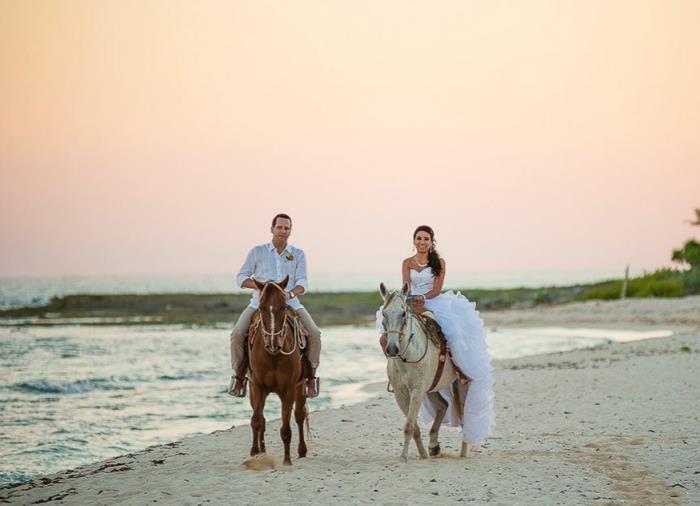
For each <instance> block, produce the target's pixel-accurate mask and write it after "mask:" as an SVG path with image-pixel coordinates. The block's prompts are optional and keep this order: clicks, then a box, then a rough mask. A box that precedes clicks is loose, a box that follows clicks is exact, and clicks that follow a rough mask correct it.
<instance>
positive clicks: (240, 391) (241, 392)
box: [228, 376, 248, 397]
mask: <svg viewBox="0 0 700 506" xmlns="http://www.w3.org/2000/svg"><path fill="white" fill-rule="evenodd" d="M247 384H248V378H246V377H245V376H243V377H239V376H231V382H230V383H229V385H228V394H229V395H232V396H233V397H245V394H246V386H247Z"/></svg>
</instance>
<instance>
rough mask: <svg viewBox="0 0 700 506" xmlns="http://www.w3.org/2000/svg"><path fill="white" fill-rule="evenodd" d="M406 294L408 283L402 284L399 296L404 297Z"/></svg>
mask: <svg viewBox="0 0 700 506" xmlns="http://www.w3.org/2000/svg"><path fill="white" fill-rule="evenodd" d="M407 293H408V283H404V284H403V286H402V287H401V296H402V297H404V296H405V295H406V294H407Z"/></svg>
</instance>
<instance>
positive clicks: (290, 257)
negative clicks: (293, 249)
mask: <svg viewBox="0 0 700 506" xmlns="http://www.w3.org/2000/svg"><path fill="white" fill-rule="evenodd" d="M287 260H289V261H290V262H291V261H292V260H294V255H292V254H291V253H288V254H287Z"/></svg>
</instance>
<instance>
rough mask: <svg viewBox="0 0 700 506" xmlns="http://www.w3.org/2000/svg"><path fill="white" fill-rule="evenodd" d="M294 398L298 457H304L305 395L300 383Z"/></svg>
mask: <svg viewBox="0 0 700 506" xmlns="http://www.w3.org/2000/svg"><path fill="white" fill-rule="evenodd" d="M294 396H295V400H294V419H295V420H296V422H297V427H298V428H299V446H298V447H297V449H298V450H299V458H300V459H301V458H304V457H306V441H304V421H305V420H306V416H307V413H306V396H305V395H304V386H303V385H302V384H301V383H300V384H299V385H297V387H296V388H295V393H294Z"/></svg>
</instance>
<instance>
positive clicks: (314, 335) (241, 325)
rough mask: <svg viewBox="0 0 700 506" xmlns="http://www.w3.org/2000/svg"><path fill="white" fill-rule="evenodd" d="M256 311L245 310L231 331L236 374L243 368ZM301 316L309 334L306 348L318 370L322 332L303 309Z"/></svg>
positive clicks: (298, 313) (232, 359)
mask: <svg viewBox="0 0 700 506" xmlns="http://www.w3.org/2000/svg"><path fill="white" fill-rule="evenodd" d="M254 313H255V309H253V308H252V307H250V306H248V307H247V308H245V309H244V310H243V312H242V313H241V316H239V317H238V321H237V322H236V325H234V326H233V330H232V331H231V369H233V372H234V373H235V372H236V371H237V370H238V368H239V367H240V366H242V365H243V364H242V361H243V352H244V349H243V347H244V346H245V338H246V336H247V335H248V329H249V328H250V320H251V318H253V314H254ZM296 314H297V315H298V316H299V319H300V320H301V323H302V324H303V325H304V328H305V329H306V331H307V332H308V333H309V338H308V340H307V343H306V346H307V347H308V355H309V362H311V367H313V368H314V369H316V368H317V367H318V362H319V359H320V357H321V331H320V330H319V329H318V327H317V326H316V323H314V320H313V319H312V318H311V315H310V314H309V312H308V311H307V310H306V309H304V308H302V309H299V310H298V311H296Z"/></svg>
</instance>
